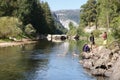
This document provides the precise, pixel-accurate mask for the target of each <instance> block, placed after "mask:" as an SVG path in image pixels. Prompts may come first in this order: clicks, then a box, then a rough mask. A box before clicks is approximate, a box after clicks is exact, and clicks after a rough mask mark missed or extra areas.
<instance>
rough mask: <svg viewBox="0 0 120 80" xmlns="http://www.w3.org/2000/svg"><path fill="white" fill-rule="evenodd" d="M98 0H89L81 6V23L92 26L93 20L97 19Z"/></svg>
mask: <svg viewBox="0 0 120 80" xmlns="http://www.w3.org/2000/svg"><path fill="white" fill-rule="evenodd" d="M96 4H97V3H96V0H88V1H87V3H86V4H84V5H82V6H81V10H80V12H81V13H80V20H81V21H80V24H81V23H82V24H84V26H91V22H92V23H93V22H95V21H96V16H97V11H96Z"/></svg>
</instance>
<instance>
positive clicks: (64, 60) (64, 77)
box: [0, 40, 96, 80]
mask: <svg viewBox="0 0 120 80" xmlns="http://www.w3.org/2000/svg"><path fill="white" fill-rule="evenodd" d="M78 44H80V45H81V44H82V43H77V42H76V41H74V42H68V41H66V42H61V43H54V42H49V41H47V40H41V41H40V42H39V43H35V44H29V45H22V46H15V47H7V48H0V80H96V78H95V77H93V76H91V75H90V74H88V73H87V72H86V70H85V69H83V67H82V65H81V64H80V63H79V54H80V49H81V47H80V45H79V46H78ZM81 46H82V45H81Z"/></svg>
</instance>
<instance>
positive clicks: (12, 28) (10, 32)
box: [0, 17, 22, 38]
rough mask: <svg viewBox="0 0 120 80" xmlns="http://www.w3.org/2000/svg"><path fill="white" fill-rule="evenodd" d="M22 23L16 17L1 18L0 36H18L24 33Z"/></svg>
mask: <svg viewBox="0 0 120 80" xmlns="http://www.w3.org/2000/svg"><path fill="white" fill-rule="evenodd" d="M18 26H19V27H20V26H22V23H21V22H20V21H19V20H18V19H17V18H14V17H1V18H0V38H8V37H16V36H18V35H19V34H21V33H22V30H21V29H20V28H19V27H18Z"/></svg>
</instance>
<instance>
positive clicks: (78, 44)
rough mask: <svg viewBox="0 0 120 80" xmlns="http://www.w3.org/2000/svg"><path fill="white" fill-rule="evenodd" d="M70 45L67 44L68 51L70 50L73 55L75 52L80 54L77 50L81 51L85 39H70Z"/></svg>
mask: <svg viewBox="0 0 120 80" xmlns="http://www.w3.org/2000/svg"><path fill="white" fill-rule="evenodd" d="M69 43H70V45H69V51H71V52H72V54H73V55H76V54H78V55H79V54H80V53H78V52H82V47H83V45H84V43H85V41H81V40H77V41H74V40H71V41H69Z"/></svg>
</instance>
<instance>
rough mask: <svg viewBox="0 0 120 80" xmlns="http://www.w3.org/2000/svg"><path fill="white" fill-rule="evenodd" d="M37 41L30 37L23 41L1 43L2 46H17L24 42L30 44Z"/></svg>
mask: <svg viewBox="0 0 120 80" xmlns="http://www.w3.org/2000/svg"><path fill="white" fill-rule="evenodd" d="M35 42H37V41H33V40H30V39H23V40H22V41H12V42H2V43H0V47H9V46H17V45H24V44H30V43H35Z"/></svg>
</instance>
